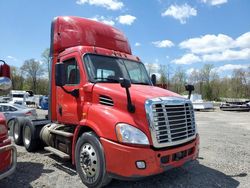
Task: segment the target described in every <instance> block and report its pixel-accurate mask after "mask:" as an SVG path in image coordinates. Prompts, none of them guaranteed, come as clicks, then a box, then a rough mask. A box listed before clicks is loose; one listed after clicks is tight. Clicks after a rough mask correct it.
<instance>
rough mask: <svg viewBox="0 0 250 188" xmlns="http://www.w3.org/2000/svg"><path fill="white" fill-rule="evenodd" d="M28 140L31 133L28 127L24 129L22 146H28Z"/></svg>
mask: <svg viewBox="0 0 250 188" xmlns="http://www.w3.org/2000/svg"><path fill="white" fill-rule="evenodd" d="M30 140H31V131H30V128H29V127H28V126H25V127H24V144H25V145H26V146H29V145H30Z"/></svg>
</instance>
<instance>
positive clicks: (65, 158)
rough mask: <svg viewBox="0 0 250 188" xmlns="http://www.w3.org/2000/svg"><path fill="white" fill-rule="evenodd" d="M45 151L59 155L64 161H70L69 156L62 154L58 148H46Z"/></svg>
mask: <svg viewBox="0 0 250 188" xmlns="http://www.w3.org/2000/svg"><path fill="white" fill-rule="evenodd" d="M44 149H45V150H46V151H49V152H51V153H53V154H55V155H57V156H58V157H60V158H62V159H64V160H69V159H70V156H69V155H68V154H66V153H64V152H62V151H60V150H58V149H56V148H53V147H50V146H48V147H45V148H44Z"/></svg>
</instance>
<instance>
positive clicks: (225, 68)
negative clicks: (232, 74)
mask: <svg viewBox="0 0 250 188" xmlns="http://www.w3.org/2000/svg"><path fill="white" fill-rule="evenodd" d="M249 66H250V65H241V64H225V65H223V66H220V67H216V68H213V70H214V71H217V72H224V71H232V70H234V69H247V68H248V67H249Z"/></svg>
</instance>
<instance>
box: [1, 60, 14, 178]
mask: <svg viewBox="0 0 250 188" xmlns="http://www.w3.org/2000/svg"><path fill="white" fill-rule="evenodd" d="M0 62H3V64H2V65H1V66H0V90H1V91H4V90H8V89H10V87H11V85H12V84H11V81H10V79H9V78H10V67H9V65H7V64H6V63H5V62H4V61H3V60H0ZM16 163H17V151H16V147H15V146H14V145H13V144H12V143H11V139H10V138H9V136H8V128H7V124H6V121H5V117H4V115H3V114H2V113H0V180H1V179H3V178H5V177H7V176H9V175H11V174H12V173H13V172H14V171H15V168H16Z"/></svg>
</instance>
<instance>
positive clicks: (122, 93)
mask: <svg viewBox="0 0 250 188" xmlns="http://www.w3.org/2000/svg"><path fill="white" fill-rule="evenodd" d="M129 91H130V95H131V100H132V103H133V104H134V105H135V112H134V113H129V112H128V109H127V95H126V90H125V88H122V87H121V86H120V84H118V83H96V84H95V85H94V87H93V92H92V93H93V99H92V102H93V103H95V104H101V105H107V107H108V108H107V109H108V110H110V112H109V113H111V114H117V116H119V117H117V119H116V120H117V121H121V122H126V123H129V124H131V125H133V126H135V127H137V128H139V129H140V130H142V131H143V132H144V133H145V134H146V135H147V136H148V137H150V132H149V129H148V120H147V115H146V111H145V102H146V100H147V99H152V98H157V97H181V96H180V95H178V94H176V93H173V92H171V91H168V90H166V89H162V88H159V87H155V86H148V85H135V84H132V85H131V87H130V88H129ZM103 98H104V100H103ZM107 103H108V104H107ZM110 106H112V107H111V108H109V107H110ZM117 112H119V113H117ZM109 113H108V114H109ZM121 114H122V115H121ZM125 117H126V118H125Z"/></svg>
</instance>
